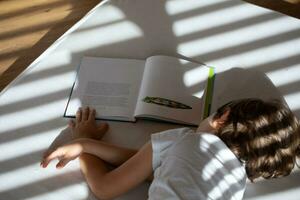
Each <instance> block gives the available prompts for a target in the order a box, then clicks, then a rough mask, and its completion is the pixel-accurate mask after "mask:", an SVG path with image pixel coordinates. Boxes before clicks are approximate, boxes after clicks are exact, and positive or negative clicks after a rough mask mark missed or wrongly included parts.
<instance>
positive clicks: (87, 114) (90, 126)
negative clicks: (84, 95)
mask: <svg viewBox="0 0 300 200" xmlns="http://www.w3.org/2000/svg"><path fill="white" fill-rule="evenodd" d="M95 115H96V111H95V109H90V108H89V107H86V108H85V109H83V110H82V109H81V108H79V109H78V111H77V113H76V122H75V121H73V120H71V121H70V122H69V127H70V128H71V130H72V132H73V134H74V137H75V138H91V139H97V140H100V139H102V137H103V136H104V134H105V133H106V132H107V130H108V128H109V127H108V124H107V123H101V124H100V125H97V123H96V120H95Z"/></svg>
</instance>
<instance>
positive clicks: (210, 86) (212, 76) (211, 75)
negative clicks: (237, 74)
mask: <svg viewBox="0 0 300 200" xmlns="http://www.w3.org/2000/svg"><path fill="white" fill-rule="evenodd" d="M214 80H215V69H214V68H213V67H209V72H208V79H207V86H206V96H205V100H204V101H205V102H204V113H203V117H202V119H205V118H207V117H208V116H209V115H210V109H211V103H212V98H213V90H214Z"/></svg>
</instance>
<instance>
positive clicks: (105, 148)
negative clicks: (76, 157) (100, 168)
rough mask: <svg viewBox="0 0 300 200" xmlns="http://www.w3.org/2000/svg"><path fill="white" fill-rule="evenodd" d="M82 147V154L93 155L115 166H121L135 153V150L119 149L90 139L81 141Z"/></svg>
mask: <svg viewBox="0 0 300 200" xmlns="http://www.w3.org/2000/svg"><path fill="white" fill-rule="evenodd" d="M82 146H83V152H85V153H88V154H92V155H95V156H97V157H99V158H101V159H102V160H104V161H106V162H108V163H110V164H112V165H117V166H118V165H121V164H122V163H124V162H125V161H126V160H128V159H129V158H130V157H132V156H133V155H134V154H135V153H137V150H134V149H128V148H124V147H119V146H116V145H113V144H109V143H105V142H103V141H98V140H92V139H84V140H82Z"/></svg>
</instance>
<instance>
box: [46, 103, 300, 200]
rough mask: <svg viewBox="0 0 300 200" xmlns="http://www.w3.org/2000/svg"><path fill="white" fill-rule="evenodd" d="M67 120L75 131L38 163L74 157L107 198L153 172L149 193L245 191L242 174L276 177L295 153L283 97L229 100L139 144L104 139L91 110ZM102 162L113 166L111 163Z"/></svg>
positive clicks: (207, 195)
mask: <svg viewBox="0 0 300 200" xmlns="http://www.w3.org/2000/svg"><path fill="white" fill-rule="evenodd" d="M69 126H70V128H71V130H72V133H73V134H74V136H75V139H74V140H73V141H72V142H70V143H68V144H66V145H63V146H60V147H58V148H57V149H56V150H54V151H52V152H51V153H47V154H46V155H44V157H43V160H42V162H41V166H42V167H44V168H45V167H47V165H48V164H49V162H50V161H52V160H53V159H58V160H59V162H58V164H57V165H56V167H57V168H62V167H64V166H65V165H66V164H67V163H68V162H69V161H71V160H74V159H76V158H79V160H80V168H81V171H82V173H83V175H84V177H85V179H86V181H87V183H88V185H89V187H90V189H91V190H92V192H93V193H94V194H95V195H96V196H97V197H98V198H100V199H111V198H114V197H117V196H119V195H121V194H123V193H126V192H127V191H129V190H130V189H132V188H134V187H135V186H137V185H138V184H140V183H141V182H143V181H145V180H147V179H151V177H152V174H154V175H153V180H152V183H151V186H150V188H149V192H148V199H186V200H192V199H242V198H243V194H244V190H245V185H246V178H248V179H249V180H250V181H252V182H253V181H254V180H255V179H257V178H260V177H262V178H265V179H270V178H277V177H282V176H287V175H289V174H290V173H291V171H292V169H293V168H294V166H295V163H296V156H298V155H299V152H300V151H299V142H300V140H299V138H300V128H299V127H300V126H299V122H298V120H297V119H296V117H295V116H294V115H293V113H292V112H291V111H290V110H289V108H287V107H286V106H285V105H283V104H282V103H280V102H276V101H274V102H265V101H262V100H260V99H241V100H235V101H231V102H229V103H227V104H225V105H223V106H222V107H220V108H219V109H218V110H217V112H216V113H214V114H212V115H211V116H209V117H208V118H207V119H205V120H204V121H202V122H201V123H200V125H199V127H198V129H197V131H193V130H192V129H190V128H178V129H172V130H167V131H163V132H159V133H155V134H152V136H151V140H150V141H149V142H148V143H146V144H145V145H144V146H143V147H142V148H141V149H140V150H138V151H137V150H133V149H128V148H123V147H119V146H115V145H112V144H109V143H105V142H103V141H101V138H102V137H103V135H104V134H105V133H106V131H107V130H108V124H107V123H101V124H100V125H97V124H96V121H95V110H94V109H90V108H88V107H87V108H85V109H83V110H82V109H79V110H78V112H77V114H76V120H75V121H73V120H71V121H70V123H69ZM107 163H109V164H111V165H115V166H117V167H116V168H115V169H113V170H109V169H108V168H107Z"/></svg>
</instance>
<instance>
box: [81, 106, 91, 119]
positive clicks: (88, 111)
mask: <svg viewBox="0 0 300 200" xmlns="http://www.w3.org/2000/svg"><path fill="white" fill-rule="evenodd" d="M89 113H90V108H89V107H86V108H85V109H84V110H83V113H82V120H83V121H86V120H88V117H89Z"/></svg>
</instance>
